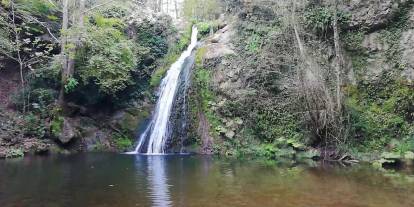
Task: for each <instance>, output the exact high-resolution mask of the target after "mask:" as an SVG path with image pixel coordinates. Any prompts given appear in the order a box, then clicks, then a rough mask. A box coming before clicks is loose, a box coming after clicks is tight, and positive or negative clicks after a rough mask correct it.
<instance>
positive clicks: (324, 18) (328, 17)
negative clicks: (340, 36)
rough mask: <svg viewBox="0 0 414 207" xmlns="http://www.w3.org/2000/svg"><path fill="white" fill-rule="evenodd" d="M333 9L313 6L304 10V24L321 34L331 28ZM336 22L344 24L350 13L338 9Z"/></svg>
mask: <svg viewBox="0 0 414 207" xmlns="http://www.w3.org/2000/svg"><path fill="white" fill-rule="evenodd" d="M334 15H335V13H334V11H333V10H332V9H331V8H328V7H314V8H310V9H308V10H306V12H305V14H304V20H305V24H306V26H307V27H308V28H310V29H312V30H313V31H315V32H317V33H318V34H320V35H322V34H325V33H326V32H327V31H328V30H331V29H332V22H333V20H334ZM337 15H338V18H337V19H338V24H339V25H341V24H345V23H346V22H347V21H348V20H349V18H350V15H349V14H346V13H344V12H342V11H338V13H337Z"/></svg>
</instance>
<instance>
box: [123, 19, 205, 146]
mask: <svg viewBox="0 0 414 207" xmlns="http://www.w3.org/2000/svg"><path fill="white" fill-rule="evenodd" d="M197 35H198V30H197V28H196V27H193V31H192V35H191V44H190V45H189V46H188V48H187V50H185V51H184V52H183V53H182V54H181V56H180V58H179V59H178V60H177V61H176V62H175V63H174V64H173V65H172V66H171V67H170V69H169V70H168V71H167V74H166V76H165V77H164V79H163V80H162V82H161V85H160V89H159V98H158V100H157V104H156V108H155V111H154V113H153V115H152V118H151V121H150V123H149V124H148V126H147V128H146V129H145V131H144V132H143V133H142V134H141V135H140V137H139V139H138V145H137V147H136V148H135V151H134V152H131V153H129V154H139V153H145V154H164V153H165V152H166V143H167V141H168V139H169V138H170V136H171V131H172V129H171V128H172V125H171V123H170V118H171V112H172V110H173V106H174V101H175V100H176V96H177V91H178V88H179V85H180V80H181V79H180V75H181V73H182V70H183V68H184V67H185V63H186V60H187V59H188V58H189V57H190V56H191V54H192V52H193V50H194V48H195V47H196V46H197Z"/></svg>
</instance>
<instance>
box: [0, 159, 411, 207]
mask: <svg viewBox="0 0 414 207" xmlns="http://www.w3.org/2000/svg"><path fill="white" fill-rule="evenodd" d="M410 174H411V173H407V174H405V175H403V176H396V175H395V174H388V175H387V174H384V173H382V172H379V171H377V170H373V169H369V168H365V167H362V166H359V167H351V168H349V167H348V168H343V167H332V166H326V165H325V166H321V165H319V166H313V167H309V166H307V167H304V166H298V165H296V166H294V165H288V166H286V165H283V166H281V165H277V164H272V163H265V162H261V161H240V160H228V159H222V158H215V157H202V156H135V155H133V156H131V155H117V154H83V155H71V156H61V157H32V158H25V159H21V160H0V206H1V207H26V206H27V207H136V206H154V207H158V206H160V207H164V206H165V207H168V206H179V207H181V206H182V207H186V206H194V207H198V206H206V207H221V206H229V207H230V206H236V207H237V206H254V207H256V206H257V207H262V206H263V207H267V206H275V207H293V206H294V207H371V206H372V207H413V206H414V183H412V182H411V183H410V182H409V181H412V180H413V177H412V176H411V175H410Z"/></svg>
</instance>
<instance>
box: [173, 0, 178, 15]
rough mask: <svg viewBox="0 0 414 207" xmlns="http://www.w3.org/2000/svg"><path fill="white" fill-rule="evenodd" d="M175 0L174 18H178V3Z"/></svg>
mask: <svg viewBox="0 0 414 207" xmlns="http://www.w3.org/2000/svg"><path fill="white" fill-rule="evenodd" d="M177 4H178V3H177V0H174V6H175V18H176V19H178V5H177Z"/></svg>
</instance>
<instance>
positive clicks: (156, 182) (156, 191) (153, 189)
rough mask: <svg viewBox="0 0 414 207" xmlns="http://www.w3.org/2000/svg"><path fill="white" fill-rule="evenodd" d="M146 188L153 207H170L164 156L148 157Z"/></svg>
mask: <svg viewBox="0 0 414 207" xmlns="http://www.w3.org/2000/svg"><path fill="white" fill-rule="evenodd" d="M147 158H148V164H147V167H148V176H147V179H148V185H149V186H148V188H149V190H150V196H149V197H150V198H151V200H152V203H153V205H152V206H154V207H169V206H172V201H171V197H170V191H169V186H168V178H167V175H166V168H167V167H166V165H167V163H166V161H165V156H148V157H147Z"/></svg>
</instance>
